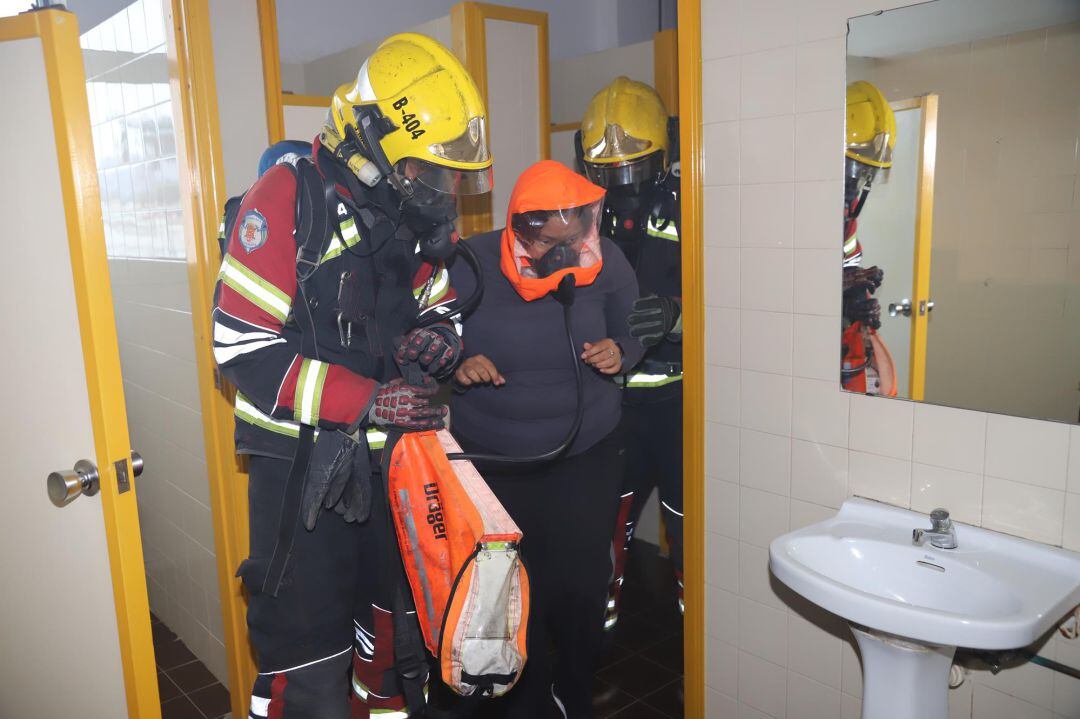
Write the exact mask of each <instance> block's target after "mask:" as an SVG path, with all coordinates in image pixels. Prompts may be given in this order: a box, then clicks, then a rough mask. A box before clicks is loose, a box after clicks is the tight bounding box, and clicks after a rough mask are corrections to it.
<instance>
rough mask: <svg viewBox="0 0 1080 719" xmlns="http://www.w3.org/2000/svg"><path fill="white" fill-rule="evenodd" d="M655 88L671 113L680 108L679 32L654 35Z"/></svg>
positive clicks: (664, 31)
mask: <svg viewBox="0 0 1080 719" xmlns="http://www.w3.org/2000/svg"><path fill="white" fill-rule="evenodd" d="M653 86H654V87H655V88H656V92H657V94H658V95H660V99H661V100H663V101H664V107H666V108H667V109H668V112H669V113H673V114H674V113H677V112H678V107H679V31H678V30H674V29H670V30H660V31H659V32H655V33H653Z"/></svg>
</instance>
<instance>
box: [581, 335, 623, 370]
mask: <svg viewBox="0 0 1080 719" xmlns="http://www.w3.org/2000/svg"><path fill="white" fill-rule="evenodd" d="M581 359H583V360H585V364H587V365H589V366H590V367H592V368H593V369H595V370H598V371H600V372H603V373H604V374H616V373H618V371H619V370H620V369H621V368H622V349H621V348H620V347H619V345H618V344H617V343H616V342H615V340H613V339H610V338H607V337H605V338H604V339H602V340H600V341H599V342H596V343H591V342H586V343H585V351H584V352H582V353H581Z"/></svg>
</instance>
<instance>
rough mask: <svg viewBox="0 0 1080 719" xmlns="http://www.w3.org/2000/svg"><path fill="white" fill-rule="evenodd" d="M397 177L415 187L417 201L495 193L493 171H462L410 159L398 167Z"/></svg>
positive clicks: (407, 158) (400, 163) (486, 169)
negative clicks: (492, 189) (434, 197)
mask: <svg viewBox="0 0 1080 719" xmlns="http://www.w3.org/2000/svg"><path fill="white" fill-rule="evenodd" d="M396 169H397V173H398V174H399V175H401V176H402V177H403V178H405V179H406V180H408V181H409V182H410V183H412V187H413V192H414V193H415V194H416V195H417V196H418V197H417V200H418V201H420V202H423V196H424V195H431V194H435V195H450V196H454V197H457V196H460V195H482V194H484V193H486V192H491V168H490V167H485V168H483V169H481V170H460V169H458V168H455V167H443V166H442V165H436V164H434V163H431V162H427V161H425V160H420V159H417V158H415V157H406V158H405V159H403V160H401V161H400V162H398V164H397V168H396Z"/></svg>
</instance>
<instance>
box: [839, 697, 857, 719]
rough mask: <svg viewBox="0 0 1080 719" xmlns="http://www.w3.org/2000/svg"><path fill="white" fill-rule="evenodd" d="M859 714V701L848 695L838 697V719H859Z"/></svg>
mask: <svg viewBox="0 0 1080 719" xmlns="http://www.w3.org/2000/svg"><path fill="white" fill-rule="evenodd" d="M861 714H862V702H861V701H859V700H858V699H856V698H855V697H853V696H851V695H850V694H841V695H840V719H859V717H860V716H861Z"/></svg>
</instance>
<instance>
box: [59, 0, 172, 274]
mask: <svg viewBox="0 0 1080 719" xmlns="http://www.w3.org/2000/svg"><path fill="white" fill-rule="evenodd" d="M162 2H163V0H135V1H134V2H132V3H131V4H129V5H128V6H127V7H125V8H124V9H123V10H120V11H119V12H118V13H116V14H115V15H113V16H112V17H110V18H108V19H106V20H104V21H103V22H101V23H100V24H99V25H97V26H96V27H93V28H90V29H89V30H87V31H86V32H85V33H83V35H82V37H81V39H80V45H81V46H82V48H83V60H84V63H85V65H86V73H87V78H86V95H87V99H88V101H89V103H90V122H91V125H92V126H93V133H94V154H95V156H96V158H97V165H98V177H99V178H100V179H101V183H100V184H101V215H102V218H103V219H104V220H105V248H106V252H107V254H108V255H109V257H141V258H150V259H170V260H176V259H184V258H185V256H186V247H187V243H186V241H185V238H184V229H183V222H182V218H183V214H182V212H181V198H180V182H179V175H178V172H177V160H176V140H175V136H176V134H175V127H174V124H173V122H174V119H173V106H172V97H171V95H170V93H169V68H168V64H167V62H166V47H165V15H164V13H163V11H162Z"/></svg>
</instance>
